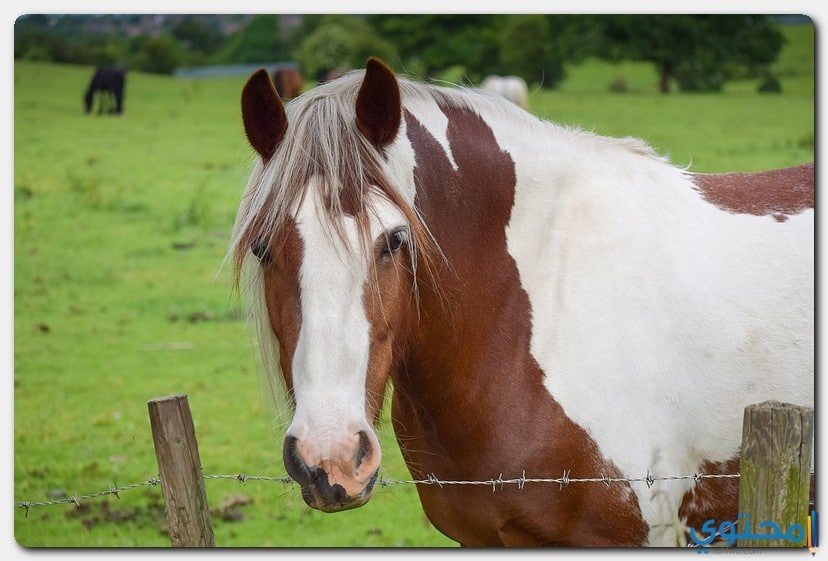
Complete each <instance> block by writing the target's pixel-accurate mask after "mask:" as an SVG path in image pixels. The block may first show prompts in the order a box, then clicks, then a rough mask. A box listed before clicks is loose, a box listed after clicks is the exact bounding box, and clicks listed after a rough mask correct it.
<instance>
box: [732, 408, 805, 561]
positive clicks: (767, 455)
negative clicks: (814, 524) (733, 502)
mask: <svg viewBox="0 0 828 561" xmlns="http://www.w3.org/2000/svg"><path fill="white" fill-rule="evenodd" d="M813 431H814V410H813V409H812V408H810V407H801V406H798V405H791V404H789V403H779V402H778V401H765V402H764V403H758V404H756V405H749V406H747V407H746V408H745V417H744V425H743V427H742V456H741V465H740V468H739V472H740V473H741V474H742V476H741V477H740V479H739V514H740V515H741V516H742V518H741V519H740V520H739V526H738V531H739V533H742V532H744V531H745V530H746V528H743V527H742V525H743V524H744V521H745V520H746V518H745V517H746V516H747V515H748V514H749V515H750V530H751V531H752V532H753V533H755V534H767V533H768V530H767V528H765V529H763V528H757V526H758V524H759V523H760V522H763V521H770V522H773V523H775V524H776V525H778V527H779V529H780V530H781V532H783V533H784V532H787V531H788V530H789V529H790V527H791V525H792V524H799V525H800V526H801V527H802V528H803V529H806V528H807V520H808V518H807V516H808V493H809V488H810V483H811V446H812V436H813ZM797 537H798V534H797ZM804 537H805V536H804V535H803V536H802V538H803V540H802V541H799V542H794V541H792V540H789V539H776V540H773V539H770V540H769V539H753V540H751V539H740V540H738V542H737V545H738V546H739V547H804V546H805V545H806V544H805V541H804Z"/></svg>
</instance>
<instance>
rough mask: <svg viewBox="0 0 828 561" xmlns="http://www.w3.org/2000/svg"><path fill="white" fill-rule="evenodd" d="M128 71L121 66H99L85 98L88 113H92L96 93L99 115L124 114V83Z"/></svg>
mask: <svg viewBox="0 0 828 561" xmlns="http://www.w3.org/2000/svg"><path fill="white" fill-rule="evenodd" d="M125 80H126V70H124V68H122V67H120V66H99V67H98V68H96V69H95V74H94V75H93V76H92V80H91V81H90V82H89V87H87V88H86V93H85V94H84V96H83V101H84V105H85V107H86V112H87V113H89V112H91V111H92V105H93V103H94V98H95V93H98V114H99V115H100V114H102V113H114V114H118V115H119V114H121V113H123V112H124V82H125Z"/></svg>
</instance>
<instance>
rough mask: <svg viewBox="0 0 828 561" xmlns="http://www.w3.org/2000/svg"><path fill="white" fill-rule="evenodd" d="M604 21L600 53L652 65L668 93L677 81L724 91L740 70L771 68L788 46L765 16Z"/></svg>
mask: <svg viewBox="0 0 828 561" xmlns="http://www.w3.org/2000/svg"><path fill="white" fill-rule="evenodd" d="M599 21H600V25H601V26H602V28H603V33H602V36H603V39H602V44H601V46H600V48H599V52H600V54H601V55H603V56H604V57H606V58H609V59H611V60H620V59H632V60H643V61H648V62H652V63H653V64H655V66H656V69H657V71H658V75H659V90H660V91H661V92H662V93H669V91H670V82H671V81H672V80H673V79H676V80H677V82H678V84H679V87H680V88H681V89H682V90H685V91H717V90H720V89H721V88H722V86H723V85H724V83H725V81H727V80H728V79H729V78H730V76H731V75H732V72H733V67H734V66H735V65H740V66H746V67H748V68H751V69H755V68H761V67H765V66H767V65H768V64H770V63H771V62H772V61H773V60H775V59H776V57H777V55H778V54H779V51H780V50H781V48H782V43H783V41H784V38H783V36H782V34H781V33H780V31H779V30H778V29H777V28H776V27H775V26H774V25H773V23H772V22H771V21H770V20H769V19H768V17H767V16H760V15H718V14H716V15H629V16H620V15H619V16H605V17H603V18H601V19H600V20H599Z"/></svg>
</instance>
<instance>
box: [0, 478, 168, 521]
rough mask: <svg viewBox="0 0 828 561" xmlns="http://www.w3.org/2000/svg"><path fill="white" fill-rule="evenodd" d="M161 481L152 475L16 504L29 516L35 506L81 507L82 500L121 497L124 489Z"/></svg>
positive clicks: (151, 484)
mask: <svg viewBox="0 0 828 561" xmlns="http://www.w3.org/2000/svg"><path fill="white" fill-rule="evenodd" d="M160 483H161V479H160V478H158V477H150V478H149V479H147V480H146V481H141V482H140V483H130V484H128V485H118V484H117V483H116V484H115V485H113V486H112V487H110V488H109V489H104V490H103V491H98V492H96V493H87V494H85V495H78V494H77V493H76V494H74V495H72V496H71V497H64V498H61V499H55V500H52V501H21V502H17V503H14V506H16V507H17V508H23V509H25V510H26V516H27V517H28V516H29V509H30V508H33V507H40V506H56V505H64V504H74V505H75V506H77V507H80V505H81V504H80V502H81V501H88V500H90V499H97V498H100V497H105V496H107V495H115V497H117V498H119V499H120V498H121V493H123V492H124V491H131V490H132V489H138V488H139V487H155V486H156V485H158V484H160Z"/></svg>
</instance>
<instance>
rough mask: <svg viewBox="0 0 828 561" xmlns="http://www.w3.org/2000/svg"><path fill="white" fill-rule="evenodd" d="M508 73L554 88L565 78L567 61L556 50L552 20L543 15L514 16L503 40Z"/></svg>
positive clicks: (504, 69) (502, 56) (502, 55)
mask: <svg viewBox="0 0 828 561" xmlns="http://www.w3.org/2000/svg"><path fill="white" fill-rule="evenodd" d="M500 62H501V64H502V72H503V73H504V74H515V75H517V76H520V77H521V78H523V79H524V80H526V82H527V83H529V84H532V83H541V84H543V85H544V86H546V87H550V88H551V87H554V86H555V85H556V84H557V83H558V82H559V81H560V80H561V79H562V78H563V77H564V67H563V61H562V60H561V59H560V58H558V56H557V53H556V52H555V49H554V45H553V41H552V36H551V30H550V26H549V21H548V19H547V18H546V16H544V15H542V14H534V15H521V16H511V17H510V18H509V19H508V20H507V21H506V23H505V26H504V29H503V33H502V38H501V41H500Z"/></svg>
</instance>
